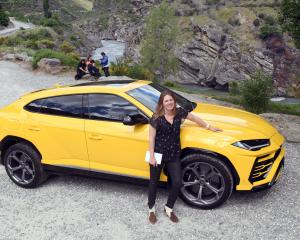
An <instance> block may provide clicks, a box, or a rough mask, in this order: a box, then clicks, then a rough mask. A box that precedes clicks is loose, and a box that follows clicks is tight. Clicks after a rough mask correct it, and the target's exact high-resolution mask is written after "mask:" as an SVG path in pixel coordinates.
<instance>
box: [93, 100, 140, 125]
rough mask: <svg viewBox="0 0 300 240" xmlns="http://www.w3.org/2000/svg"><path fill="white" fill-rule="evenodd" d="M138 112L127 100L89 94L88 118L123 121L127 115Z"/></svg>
mask: <svg viewBox="0 0 300 240" xmlns="http://www.w3.org/2000/svg"><path fill="white" fill-rule="evenodd" d="M138 112H139V110H138V109H137V108H136V107H135V106H134V105H132V104H131V103H130V102H128V101H127V100H125V99H123V98H121V97H119V96H116V95H111V94H89V118H90V119H99V120H109V121H123V119H124V117H125V116H126V115H129V114H133V113H138Z"/></svg>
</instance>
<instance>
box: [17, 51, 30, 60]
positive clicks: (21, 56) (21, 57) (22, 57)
mask: <svg viewBox="0 0 300 240" xmlns="http://www.w3.org/2000/svg"><path fill="white" fill-rule="evenodd" d="M15 59H16V60H17V61H22V62H30V61H32V57H29V56H28V54H27V53H26V52H22V53H16V54H15Z"/></svg>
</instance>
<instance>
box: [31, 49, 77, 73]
mask: <svg viewBox="0 0 300 240" xmlns="http://www.w3.org/2000/svg"><path fill="white" fill-rule="evenodd" d="M42 58H57V59H59V60H60V61H61V63H62V64H63V65H65V66H70V67H76V66H77V63H78V60H77V59H75V58H74V57H72V56H70V55H68V54H65V53H62V52H57V51H54V50H51V49H40V50H38V51H36V52H35V54H34V56H33V61H32V68H33V69H36V68H37V67H38V65H37V64H38V62H39V61H40V60H41V59H42Z"/></svg>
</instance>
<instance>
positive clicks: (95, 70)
mask: <svg viewBox="0 0 300 240" xmlns="http://www.w3.org/2000/svg"><path fill="white" fill-rule="evenodd" d="M87 69H88V71H89V73H90V74H91V76H93V77H95V79H97V78H99V77H101V74H100V72H99V69H98V68H97V67H96V65H95V61H94V60H93V59H92V60H90V62H89V64H88V65H87Z"/></svg>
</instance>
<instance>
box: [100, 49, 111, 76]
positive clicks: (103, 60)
mask: <svg viewBox="0 0 300 240" xmlns="http://www.w3.org/2000/svg"><path fill="white" fill-rule="evenodd" d="M101 56H102V58H101V59H100V64H101V66H102V70H103V71H104V74H105V77H108V76H110V74H109V64H108V56H106V54H105V53H104V52H102V53H101Z"/></svg>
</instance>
